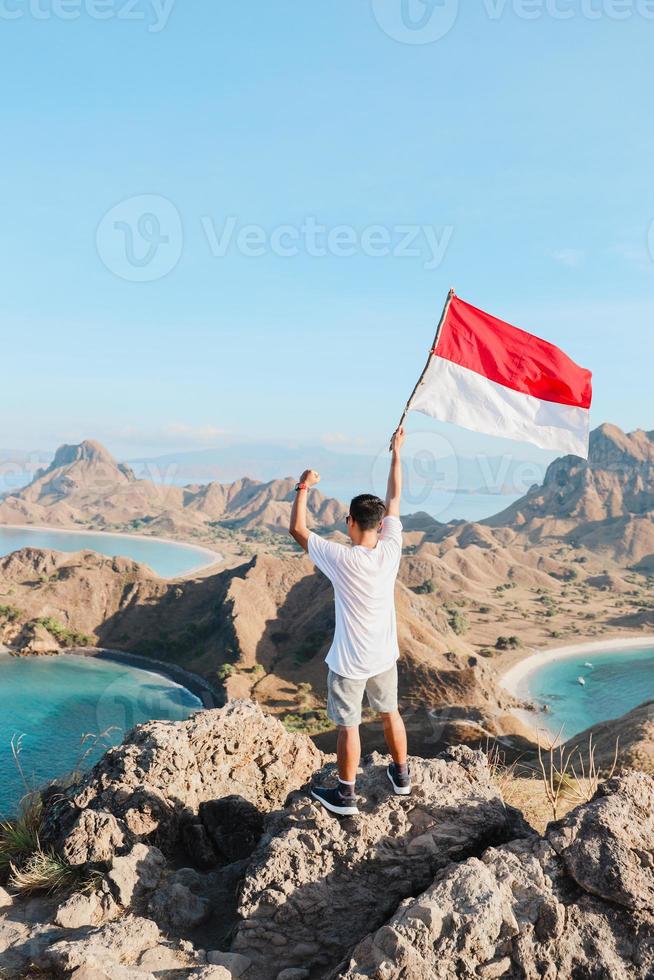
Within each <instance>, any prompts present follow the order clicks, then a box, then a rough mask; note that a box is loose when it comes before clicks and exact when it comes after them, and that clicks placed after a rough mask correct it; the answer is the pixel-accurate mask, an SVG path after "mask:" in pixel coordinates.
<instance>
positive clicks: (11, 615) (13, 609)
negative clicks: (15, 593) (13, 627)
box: [0, 606, 24, 623]
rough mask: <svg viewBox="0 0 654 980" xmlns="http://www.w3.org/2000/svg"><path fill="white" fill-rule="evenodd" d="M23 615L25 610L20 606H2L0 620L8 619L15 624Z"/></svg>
mask: <svg viewBox="0 0 654 980" xmlns="http://www.w3.org/2000/svg"><path fill="white" fill-rule="evenodd" d="M23 615H24V613H23V610H22V609H19V608H18V606H0V619H6V620H8V621H9V622H10V623H15V622H16V620H17V619H20V618H21V617H22V616H23Z"/></svg>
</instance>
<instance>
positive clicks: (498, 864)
mask: <svg viewBox="0 0 654 980" xmlns="http://www.w3.org/2000/svg"><path fill="white" fill-rule="evenodd" d="M384 765H385V760H384V759H382V758H380V757H379V756H377V755H372V756H369V757H367V758H364V760H363V765H362V770H361V774H360V777H359V793H360V797H361V812H360V815H359V816H358V817H352V818H346V819H342V820H338V819H336V818H333V817H330V816H329V815H328V814H327V813H326V811H324V810H323V809H322V808H321V807H320V806H319V805H318V804H316V803H315V801H313V800H312V799H311V797H310V796H309V794H308V792H307V788H306V782H307V780H308V779H309V778H310V777H311V774H312V773H313V772H315V771H316V770H318V773H317V775H318V777H319V778H325V777H327V778H329V774H330V772H331V771H332V770H333V762H332V761H331V760H330V759H327V758H324V757H321V756H320V753H318V752H317V750H316V748H315V746H314V745H313V744H312V743H311V742H310V741H309V740H308V739H306V738H304V737H302V736H298V735H289V734H288V733H287V732H286V731H285V730H284V729H283V727H282V726H281V725H279V723H278V722H276V721H274V720H273V719H271V718H266V717H265V716H264V715H262V714H261V712H260V711H259V709H257V708H256V707H255V706H254V705H252V704H250V703H248V702H234V703H232V704H230V705H229V706H227V707H226V708H224V709H221V710H218V711H208V712H200V713H198V714H197V715H195V716H194V717H193V718H191V719H190V720H189V721H187V722H178V723H162V722H151V723H149V724H147V725H143V726H140V727H139V728H137V729H135V730H134V731H133V732H132V733H131V734H130V735H129V736H128V737H127V738H126V739H125V742H124V743H123V744H122V745H121V746H118V747H117V748H114V749H112V750H110V751H109V752H108V753H107V755H106V756H105V757H104V758H103V759H102V760H100V762H99V763H98V764H97V765H96V766H95V767H94V769H93V770H92V771H91V772H90V773H89V774H88V775H86V776H85V777H84V778H83V779H82V780H81V781H80V782H78V783H76V784H74V785H72V786H70V787H69V788H67V789H62V788H53V789H52V791H51V792H50V793H48V794H46V796H45V798H44V812H43V814H42V818H41V821H40V824H41V826H40V838H39V842H40V846H41V848H48V849H49V851H48V853H50V854H51V857H50V861H53V860H54V857H53V855H54V856H56V860H57V862H58V867H59V868H60V869H61V868H63V869H66V876H67V878H66V880H67V882H68V884H67V887H68V894H66V893H63V894H62V893H60V894H58V895H52V896H47V895H46V896H42V895H36V896H34V897H30V896H29V895H27V896H25V895H24V894H23V893H21V891H20V887H21V884H22V886H23V888H24V887H25V882H26V881H28V880H30V868H31V869H32V876H33V873H34V868H35V867H36V864H35V862H36V860H37V858H38V855H37V858H35V856H34V855H33V854H23V855H22V856H21V857H20V858H19V859H18V860H17V862H16V864H15V866H14V871H13V873H12V874H11V875H9V876H8V875H7V873H6V872H5V878H8V880H6V881H5V887H4V888H3V889H0V906H2V908H0V964H1V967H2V970H3V974H4V976H5V977H6V978H8V980H14V978H16V980H17V978H19V977H35V978H36V977H43V976H46V977H52V978H65V977H71V978H76V980H91V978H92V980H118V978H120V980H154V977H166V978H168V980H178V978H179V980H182V978H197V980H229V978H230V977H242V978H243V980H322V978H324V980H329V978H331V980H363V978H382V977H383V978H387V980H395V978H397V980H400V978H403V980H406V978H411V980H433V978H436V980H450V978H452V977H461V978H473V977H474V978H480V977H481V978H494V977H506V978H508V980H511V978H514V980H518V978H525V977H533V978H536V977H546V978H551V980H554V978H556V977H560V978H571V977H578V978H582V977H585V978H591V977H600V976H601V977H615V978H623V980H631V978H634V980H646V978H650V977H651V976H652V975H653V973H654V948H653V946H652V935H653V934H654V932H653V930H654V872H653V865H652V860H651V854H652V853H653V852H654V817H653V814H654V780H653V779H652V778H651V777H648V776H646V775H644V774H641V773H629V772H627V773H624V774H622V775H621V776H619V777H616V778H614V779H612V780H611V781H609V782H607V783H605V784H604V785H602V786H600V788H599V790H598V792H597V794H596V795H595V796H594V798H593V799H591V800H590V801H589V802H588V803H586V804H585V805H582V806H580V807H578V808H577V809H575V810H573V811H571V812H570V813H568V814H567V816H565V817H564V818H563V819H561V820H559V821H558V822H556V823H551V824H550V825H549V826H548V827H547V829H546V831H545V834H544V836H542V837H541V836H539V835H538V834H536V833H535V832H534V831H532V830H531V828H530V827H529V826H528V825H527V824H526V823H525V821H524V820H523V819H522V817H521V815H520V813H519V812H518V811H516V810H514V809H512V808H511V807H508V806H506V805H505V803H504V802H503V799H502V796H501V793H500V791H499V789H498V785H497V783H496V781H495V780H494V776H493V769H492V767H490V766H489V765H488V761H487V759H486V757H485V756H484V754H483V753H481V752H474V751H472V750H470V749H467V748H465V747H455V748H452V749H450V750H448V751H446V752H444V753H442V754H441V755H440V756H439V757H437V758H435V759H431V760H425V759H420V758H413V759H412V770H413V779H414V792H413V795H412V796H411V797H406V798H404V797H395V796H391V795H390V794H389V788H388V781H387V780H386V778H385V774H384Z"/></svg>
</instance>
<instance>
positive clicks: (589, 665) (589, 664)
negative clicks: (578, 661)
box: [584, 660, 593, 667]
mask: <svg viewBox="0 0 654 980" xmlns="http://www.w3.org/2000/svg"><path fill="white" fill-rule="evenodd" d="M592 666H593V665H592V664H591V662H590V660H587V661H586V663H585V664H584V667H592Z"/></svg>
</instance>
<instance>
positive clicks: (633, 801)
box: [334, 773, 654, 980]
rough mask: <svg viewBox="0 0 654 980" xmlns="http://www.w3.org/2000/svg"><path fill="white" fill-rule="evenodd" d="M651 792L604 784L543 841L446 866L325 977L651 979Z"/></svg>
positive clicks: (637, 784)
mask: <svg viewBox="0 0 654 980" xmlns="http://www.w3.org/2000/svg"><path fill="white" fill-rule="evenodd" d="M653 792H654V781H653V780H652V779H651V777H648V776H643V775H642V774H640V773H638V774H636V773H634V774H630V775H628V776H626V777H624V778H622V779H615V780H612V781H611V782H610V783H607V784H605V785H604V786H602V787H600V790H599V792H598V794H597V796H596V798H595V799H594V800H593V801H591V802H590V803H589V804H587V805H585V806H582V807H579V808H577V809H576V810H574V811H573V812H572V813H570V814H569V815H568V816H567V817H566V818H565V819H564V820H562V821H560V822H559V823H557V824H551V825H550V826H549V827H548V830H547V832H546V834H545V837H544V838H539V837H530V838H527V839H524V840H520V841H513V842H511V843H509V844H506V845H504V846H502V847H491V848H489V849H488V850H487V851H486V852H485V853H484V854H482V855H481V856H480V857H479V858H470V859H468V860H467V861H464V862H462V863H460V864H457V865H452V864H450V865H449V866H448V867H446V868H445V869H444V870H443V871H441V872H440V873H438V874H437V875H436V877H435V880H434V882H433V884H432V885H431V886H430V887H429V888H428V889H426V891H425V892H424V893H423V894H422V895H420V896H419V897H418V898H416V899H415V900H409V901H405V902H404V903H403V904H402V905H401V906H400V908H399V909H398V910H397V912H396V913H395V915H393V916H392V917H391V918H390V919H389V920H388V922H386V923H385V925H384V926H382V927H381V928H380V929H378V930H377V931H376V932H374V933H373V934H371V935H370V936H367V937H366V938H365V939H364V940H363V941H362V942H361V943H360V944H359V945H358V947H357V948H356V949H355V951H354V954H353V955H352V957H351V958H350V960H349V962H348V964H347V965H346V966H344V967H343V968H342V969H339V970H338V971H336V973H335V974H334V975H335V976H336V975H338V976H339V977H341V978H343V980H362V978H364V977H376V978H377V977H379V978H382V977H383V978H384V980H395V978H397V980H399V978H401V977H402V978H404V977H412V978H414V977H415V978H425V980H427V978H434V980H449V978H451V977H469V978H472V977H485V978H493V977H506V978H525V980H536V978H544V980H559V978H561V980H563V978H566V980H567V978H581V977H587V978H591V977H598V978H599V977H607V978H609V977H610V978H612V980H613V978H615V980H618V978H621V980H622V978H625V980H626V978H630V977H638V978H642V980H645V978H650V977H652V976H653V975H654V896H653V894H652V887H653V886H654V873H653V870H652V851H653V849H654V829H653V822H652V793H653ZM635 820H639V821H642V826H640V827H636V826H635V824H634V821H635Z"/></svg>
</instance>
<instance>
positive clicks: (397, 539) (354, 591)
mask: <svg viewBox="0 0 654 980" xmlns="http://www.w3.org/2000/svg"><path fill="white" fill-rule="evenodd" d="M403 443H404V429H403V428H402V427H401V426H400V428H399V429H398V430H397V432H395V434H394V436H393V442H392V458H391V468H390V473H389V476H388V489H387V493H386V503H385V504H384V503H383V502H382V501H381V500H380V499H379V497H373V496H372V495H371V494H361V495H360V496H358V497H355V498H354V499H353V500H352V502H351V504H350V512H349V514H348V516H347V518H346V523H347V530H348V534H349V536H350V540H351V542H352V547H349V546H348V545H343V544H338V543H337V542H335V541H326V540H325V539H324V538H321V537H319V536H318V535H317V534H314V532H313V531H310V530H309V529H308V527H307V494H308V492H309V489H310V487H312V486H314V485H315V484H316V483H318V481H319V479H320V476H319V475H318V473H316V472H315V470H306V471H305V472H304V473H303V474H302V476H301V478H300V482H299V483H298V485H297V487H296V488H295V489H296V495H295V501H294V502H293V509H292V511H291V524H290V528H289V531H290V533H291V534H292V535H293V537H294V538H295V540H296V541H297V542H298V544H299V545H301V546H302V547H303V548H304V550H305V551H307V552H308V553H309V557H310V558H311V559H312V561H313V562H314V564H315V565H316V566H317V567H318V568H319V569H320V570H321V572H324V574H325V575H326V576H327V578H328V579H329V580H330V581H331V583H332V585H333V587H334V604H335V611H336V626H335V630H334V639H333V642H332V645H331V647H330V649H329V653H328V654H327V658H326V663H327V666H328V667H329V674H328V678H327V690H328V699H327V715H328V716H329V718H330V720H331V721H333V722H334V724H335V725H336V726H337V727H338V743H337V759H338V786H337V787H334V788H327V787H324V786H314V787H313V788H312V790H311V794H312V796H314V797H315V799H317V800H319V801H320V803H322V805H323V806H324V807H326V808H327V809H328V810H330V811H331V812H332V813H337V814H341V815H345V816H349V815H351V814H355V813H358V812H359V811H358V808H357V798H356V792H355V784H356V774H357V769H358V767H359V760H360V758H361V742H360V739H359V725H360V723H361V704H362V701H363V695H364V692H365V694H366V695H367V698H368V702H369V704H370V706H371V707H372V708H373V709H374V710H375V711H378V712H379V713H380V714H381V717H382V721H383V724H384V736H385V738H386V744H387V745H388V748H389V750H390V753H391V756H392V758H393V762H392V763H391V765H389V767H388V778H389V780H390V782H391V785H392V787H393V791H394V792H395V793H396V794H398V795H400V796H408V795H409V794H410V792H411V780H410V776H409V769H408V765H407V743H406V731H405V728H404V722H403V721H402V718H401V717H400V713H399V711H398V710H397V659H398V657H399V649H398V645H397V626H396V622H395V598H394V591H395V579H396V578H397V572H398V568H399V565H400V558H401V556H402V525H401V523H400V496H401V492H402V464H401V460H400V452H401V449H402V444H403Z"/></svg>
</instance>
